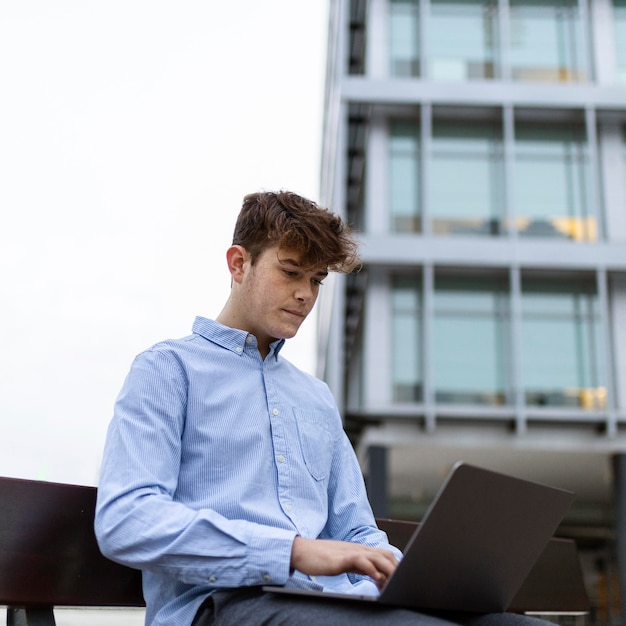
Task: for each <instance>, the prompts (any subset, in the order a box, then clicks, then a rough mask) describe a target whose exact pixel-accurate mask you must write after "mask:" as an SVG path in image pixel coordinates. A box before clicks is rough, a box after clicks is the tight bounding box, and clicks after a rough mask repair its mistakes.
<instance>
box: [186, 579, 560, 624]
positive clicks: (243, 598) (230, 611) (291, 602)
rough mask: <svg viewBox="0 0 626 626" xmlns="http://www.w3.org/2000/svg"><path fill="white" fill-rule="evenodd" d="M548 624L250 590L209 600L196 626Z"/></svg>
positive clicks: (494, 615) (502, 615) (524, 618)
mask: <svg viewBox="0 0 626 626" xmlns="http://www.w3.org/2000/svg"><path fill="white" fill-rule="evenodd" d="M343 624H347V625H351V624H357V625H359V626H361V625H364V626H369V625H372V626H374V625H376V626H404V625H407V626H408V625H411V626H459V625H461V626H542V625H543V626H546V624H548V622H544V621H543V620H540V619H536V618H534V617H527V616H525V615H517V614H514V613H492V614H489V615H476V614H473V613H471V614H470V613H437V614H430V613H417V612H415V611H411V610H408V609H395V608H389V607H383V606H380V605H375V604H365V603H358V602H350V601H347V602H344V601H341V600H339V601H338V600H331V599H329V600H324V599H310V598H304V597H300V598H293V597H286V596H279V595H274V594H272V593H266V592H264V591H261V590H260V589H259V588H255V587H249V588H246V589H238V590H235V591H218V592H217V593H215V594H213V596H212V597H211V598H209V599H208V600H207V602H205V604H204V605H203V606H202V607H201V608H200V610H199V611H198V614H197V615H196V617H195V619H194V621H193V624H192V626H242V625H245V626H341V625H343Z"/></svg>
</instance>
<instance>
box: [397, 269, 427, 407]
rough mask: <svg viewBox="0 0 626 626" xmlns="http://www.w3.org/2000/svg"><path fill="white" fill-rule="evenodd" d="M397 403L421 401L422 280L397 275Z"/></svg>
mask: <svg viewBox="0 0 626 626" xmlns="http://www.w3.org/2000/svg"><path fill="white" fill-rule="evenodd" d="M392 292H393V295H392V319H393V321H392V324H393V328H392V342H393V345H392V350H391V359H392V380H393V383H392V384H393V401H394V402H421V400H422V363H421V355H422V339H421V337H422V289H421V281H420V280H419V278H416V277H412V276H398V277H396V278H395V279H394V280H393V288H392Z"/></svg>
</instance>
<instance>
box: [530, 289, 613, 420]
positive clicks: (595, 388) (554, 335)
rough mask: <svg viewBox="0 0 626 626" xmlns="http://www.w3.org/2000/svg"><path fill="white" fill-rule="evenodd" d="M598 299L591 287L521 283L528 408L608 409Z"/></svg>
mask: <svg viewBox="0 0 626 626" xmlns="http://www.w3.org/2000/svg"><path fill="white" fill-rule="evenodd" d="M599 319H600V316H599V311H598V297H597V294H596V291H595V288H594V285H593V284H592V283H584V282H581V281H576V282H575V281H572V280H569V281H568V280H563V279H558V280H557V279H555V280H547V279H532V278H525V279H523V280H522V335H523V339H522V363H523V366H522V376H523V379H524V387H525V399H526V404H527V405H530V406H567V407H579V408H582V409H604V408H605V407H606V380H605V374H604V372H603V368H602V363H603V359H602V354H601V349H600V345H601V341H600V322H599Z"/></svg>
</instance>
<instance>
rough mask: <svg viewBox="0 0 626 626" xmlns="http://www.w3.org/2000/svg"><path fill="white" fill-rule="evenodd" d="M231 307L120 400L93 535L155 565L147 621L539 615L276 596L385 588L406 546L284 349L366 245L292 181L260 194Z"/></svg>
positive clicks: (174, 344)
mask: <svg viewBox="0 0 626 626" xmlns="http://www.w3.org/2000/svg"><path fill="white" fill-rule="evenodd" d="M226 260H227V264H228V270H229V271H230V274H231V293H230V296H229V298H228V301H227V302H226V304H225V306H224V308H223V310H222V312H221V313H220V314H219V316H218V317H217V319H216V320H209V319H205V318H201V317H198V318H196V321H195V323H194V326H193V334H192V335H190V336H188V337H185V338H183V339H179V340H169V341H164V342H162V343H159V344H157V345H155V346H153V347H152V348H150V349H149V350H146V351H145V352H143V353H142V354H140V355H139V356H138V357H137V358H136V359H135V361H134V363H133V365H132V367H131V370H130V372H129V374H128V377H127V379H126V381H125V383H124V386H123V388H122V391H121V393H120V395H119V397H118V400H117V403H116V405H115V412H114V417H113V420H112V422H111V425H110V428H109V432H108V436H107V442H106V446H105V451H104V458H103V465H102V474H101V480H100V486H99V489H98V505H97V511H96V534H97V537H98V541H99V544H100V547H101V549H102V551H103V553H104V554H105V555H106V556H108V557H109V558H111V559H113V560H115V561H119V562H121V563H124V564H126V565H130V566H132V567H136V568H140V569H142V570H143V581H144V595H145V599H146V604H147V611H146V624H149V625H152V626H157V625H159V626H161V625H167V626H172V625H175V626H187V625H190V624H194V625H195V626H206V625H208V624H221V625H231V624H232V625H238V626H239V625H241V624H245V625H246V626H253V625H254V624H290V625H296V624H306V625H307V626H314V625H315V624H323V625H324V626H327V625H328V624H343V623H352V622H356V623H359V624H385V625H387V624H424V625H433V626H434V625H435V624H437V625H441V626H443V625H445V624H477V625H478V624H480V625H481V626H483V625H486V624H498V625H505V624H506V625H508V624H515V625H517V624H532V623H535V622H536V623H542V622H539V621H538V620H532V619H529V618H524V617H522V616H514V615H497V616H480V617H477V616H469V615H461V616H459V615H457V616H439V617H437V616H433V615H422V614H419V613H416V612H412V611H405V610H398V609H385V608H381V607H378V606H365V607H363V606H362V605H360V604H358V603H357V604H355V603H348V602H345V603H341V602H336V601H329V602H320V601H311V600H302V599H290V600H287V599H285V598H280V597H276V596H274V595H273V594H269V593H264V592H263V591H261V587H262V586H263V585H267V584H276V585H289V586H297V587H305V588H311V589H325V590H329V591H348V592H357V593H360V594H363V593H370V594H372V593H377V587H380V586H381V585H382V584H384V582H385V580H386V579H387V577H388V576H389V575H390V574H391V573H392V572H393V571H394V569H395V567H396V565H397V562H398V559H399V558H401V554H400V553H399V551H398V550H397V549H396V548H394V547H392V546H390V545H388V543H387V537H386V536H385V534H384V533H382V532H381V531H379V530H378V529H377V527H376V524H375V521H374V518H373V516H372V511H371V508H370V506H369V504H368V501H367V495H366V491H365V487H364V484H363V479H362V475H361V472H360V469H359V465H358V463H357V460H356V457H355V455H354V452H353V450H352V447H351V445H350V443H349V441H348V439H347V437H346V436H345V434H344V432H343V429H342V423H341V418H340V415H339V413H338V411H337V407H336V405H335V402H334V400H333V398H332V396H331V394H330V392H329V390H328V388H327V387H326V385H325V384H324V383H322V382H321V381H319V380H317V379H315V378H314V377H312V376H309V375H308V374H305V373H304V372H301V371H300V370H298V369H297V368H296V367H294V366H293V365H292V364H290V363H289V362H288V361H286V360H285V359H284V358H283V357H282V356H281V354H280V350H281V347H282V345H283V343H284V341H285V339H288V338H290V337H293V336H294V335H295V334H296V333H297V332H298V329H299V328H300V325H301V324H302V322H303V321H304V320H305V319H306V317H307V315H308V314H309V313H310V312H311V310H312V308H313V305H314V304H315V301H316V299H317V296H318V293H319V290H320V287H321V285H322V282H323V280H324V278H325V277H326V275H327V273H328V272H329V271H337V272H350V271H353V270H354V269H355V268H356V267H357V266H358V264H359V259H358V250H357V245H356V242H355V240H354V239H353V238H352V235H351V233H350V231H349V229H348V228H347V227H346V226H345V225H344V224H343V223H342V221H341V219H340V218H339V217H337V216H336V215H334V214H333V213H331V212H330V211H328V210H326V209H323V208H320V207H318V206H317V205H316V204H315V203H313V202H311V201H309V200H306V199H305V198H302V197H300V196H298V195H296V194H293V193H288V192H279V193H271V192H266V193H255V194H251V195H248V196H246V197H245V199H244V202H243V207H242V209H241V212H240V214H239V218H238V220H237V224H236V227H235V233H234V239H233V244H232V246H231V247H230V248H229V249H228V250H227V252H226Z"/></svg>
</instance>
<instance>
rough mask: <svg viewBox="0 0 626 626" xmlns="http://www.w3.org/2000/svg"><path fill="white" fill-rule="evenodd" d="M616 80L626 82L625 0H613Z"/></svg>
mask: <svg viewBox="0 0 626 626" xmlns="http://www.w3.org/2000/svg"><path fill="white" fill-rule="evenodd" d="M613 23H614V25H615V56H616V61H617V80H618V82H620V83H626V0H613Z"/></svg>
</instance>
